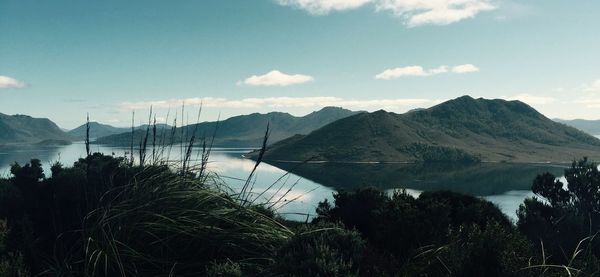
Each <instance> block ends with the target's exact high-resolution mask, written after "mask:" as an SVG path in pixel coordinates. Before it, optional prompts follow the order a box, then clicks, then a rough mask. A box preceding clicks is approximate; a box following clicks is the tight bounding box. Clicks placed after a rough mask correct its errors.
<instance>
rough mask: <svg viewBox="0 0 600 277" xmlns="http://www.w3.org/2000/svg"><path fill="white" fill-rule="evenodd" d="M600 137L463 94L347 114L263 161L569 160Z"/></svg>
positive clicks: (592, 148)
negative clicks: (425, 105) (417, 106)
mask: <svg viewBox="0 0 600 277" xmlns="http://www.w3.org/2000/svg"><path fill="white" fill-rule="evenodd" d="M581 156H592V157H600V140H598V139H596V138H595V137H593V136H591V135H588V134H586V133H584V132H582V131H579V130H577V129H575V128H572V127H569V126H566V125H564V124H560V123H557V122H554V121H552V120H550V119H548V118H546V117H545V116H544V115H542V114H541V113H539V112H538V111H536V110H535V109H533V108H532V107H530V106H528V105H527V104H525V103H523V102H520V101H505V100H499V99H495V100H488V99H482V98H480V99H474V98H472V97H470V96H463V97H460V98H457V99H453V100H450V101H447V102H444V103H442V104H439V105H437V106H434V107H431V108H429V109H422V110H416V111H411V112H408V113H406V114H395V113H390V112H386V111H377V112H373V113H362V114H358V115H355V116H351V117H348V118H345V119H342V120H339V121H336V122H334V123H332V124H329V125H327V126H325V127H323V128H321V129H318V130H316V131H314V132H312V133H311V134H309V135H305V136H295V137H292V138H289V139H286V140H283V141H280V142H278V143H275V144H273V145H271V147H270V148H269V149H268V150H267V152H266V155H265V158H266V159H267V160H294V161H304V160H307V159H314V160H322V161H339V162H358V161H360V162H366V161H368V162H375V161H377V162H382V161H383V162H414V161H465V162H476V161H493V162H499V161H512V162H569V161H570V160H571V159H575V158H578V157H581Z"/></svg>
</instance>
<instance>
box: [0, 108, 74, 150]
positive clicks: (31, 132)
mask: <svg viewBox="0 0 600 277" xmlns="http://www.w3.org/2000/svg"><path fill="white" fill-rule="evenodd" d="M71 139H72V138H71V137H70V136H69V135H68V134H66V133H65V132H63V131H62V130H61V129H60V128H59V127H58V126H56V124H54V122H52V121H50V120H49V119H47V118H33V117H30V116H27V115H5V114H2V113H0V145H2V144H33V143H40V142H44V143H47V142H53V141H54V142H60V143H61V144H64V143H68V142H69V141H71Z"/></svg>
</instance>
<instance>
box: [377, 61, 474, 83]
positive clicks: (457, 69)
mask: <svg viewBox="0 0 600 277" xmlns="http://www.w3.org/2000/svg"><path fill="white" fill-rule="evenodd" d="M477 71H479V68H477V67H476V66H474V65H472V64H463V65H457V66H454V67H452V70H451V71H450V67H449V66H447V65H440V66H438V67H436V68H432V69H428V70H425V69H424V68H423V67H422V66H420V65H411V66H405V67H396V68H390V69H386V70H384V71H383V72H381V73H379V74H377V75H375V79H377V80H391V79H396V78H400V77H407V76H417V77H425V76H432V75H437V74H443V73H448V72H453V73H471V72H477Z"/></svg>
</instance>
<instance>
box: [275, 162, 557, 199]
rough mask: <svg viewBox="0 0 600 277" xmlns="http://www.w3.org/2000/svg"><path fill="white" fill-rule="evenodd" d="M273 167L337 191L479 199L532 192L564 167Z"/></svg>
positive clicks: (536, 165) (462, 165) (322, 165)
mask: <svg viewBox="0 0 600 277" xmlns="http://www.w3.org/2000/svg"><path fill="white" fill-rule="evenodd" d="M273 165H275V166H277V167H279V168H282V169H284V170H289V171H291V172H293V173H294V174H297V175H300V176H303V177H305V178H308V179H310V180H313V181H315V182H316V183H319V184H322V185H325V186H328V187H332V188H335V189H347V190H352V189H356V188H360V187H365V186H373V187H378V188H381V189H384V190H387V189H394V188H408V189H414V190H418V191H436V190H450V191H456V192H462V193H467V194H471V195H478V196H489V195H500V194H503V193H505V192H508V191H520V190H529V189H530V188H531V183H532V181H533V179H534V178H535V176H536V175H537V174H539V173H544V172H551V173H553V174H555V175H557V176H560V175H561V174H562V173H563V171H564V166H562V165H548V164H508V163H481V164H456V163H454V164H448V163H433V164H335V163H321V164H300V165H299V164H288V163H273Z"/></svg>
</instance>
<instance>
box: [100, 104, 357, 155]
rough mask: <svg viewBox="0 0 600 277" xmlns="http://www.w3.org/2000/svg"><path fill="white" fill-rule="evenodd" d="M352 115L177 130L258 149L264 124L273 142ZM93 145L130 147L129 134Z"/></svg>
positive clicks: (246, 120) (260, 118)
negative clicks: (268, 128) (213, 136)
mask: <svg viewBox="0 0 600 277" xmlns="http://www.w3.org/2000/svg"><path fill="white" fill-rule="evenodd" d="M356 113H357V112H353V111H349V110H346V109H342V108H336V107H326V108H323V109H321V110H319V111H315V112H312V113H310V114H308V115H305V116H302V117H296V116H293V115H291V114H288V113H281V112H271V113H267V114H259V113H253V114H249V115H241V116H235V117H231V118H229V119H226V120H223V121H221V122H203V123H198V124H191V125H188V126H184V127H181V128H183V133H184V135H186V134H187V135H186V136H191V134H192V133H193V132H194V130H196V137H197V138H202V137H212V135H213V134H214V133H215V130H216V134H215V141H214V146H218V147H259V146H260V145H261V142H262V140H263V137H264V135H265V130H266V128H267V124H269V125H270V130H271V133H270V138H269V141H273V142H274V141H279V140H282V139H285V138H288V137H291V136H293V135H295V134H308V133H310V132H312V131H314V130H316V129H318V128H321V127H323V126H325V125H327V124H329V123H331V122H334V121H336V120H338V119H341V118H344V117H348V116H350V115H353V114H356ZM181 128H177V130H176V132H175V136H174V139H173V140H174V141H175V142H180V141H181V132H182V129H181ZM167 133H168V132H167ZM145 134H146V131H145V129H144V130H137V131H135V132H134V141H135V142H136V144H137V143H138V142H139V141H140V140H141V139H142V137H143V136H144V135H145ZM161 134H162V132H161ZM169 136H170V135H169ZM169 136H167V137H169ZM96 143H98V144H108V145H121V146H123V145H129V144H131V132H126V133H122V134H117V135H111V136H106V137H100V138H98V139H97V140H96Z"/></svg>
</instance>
